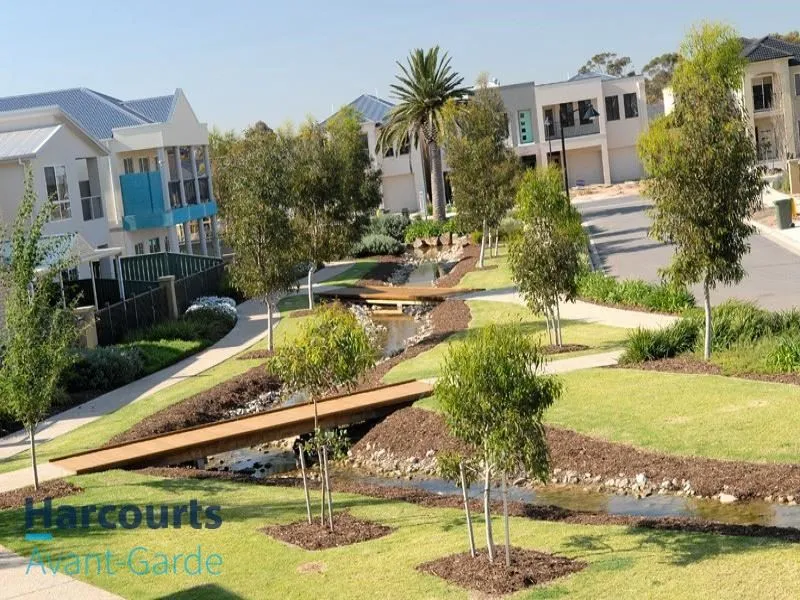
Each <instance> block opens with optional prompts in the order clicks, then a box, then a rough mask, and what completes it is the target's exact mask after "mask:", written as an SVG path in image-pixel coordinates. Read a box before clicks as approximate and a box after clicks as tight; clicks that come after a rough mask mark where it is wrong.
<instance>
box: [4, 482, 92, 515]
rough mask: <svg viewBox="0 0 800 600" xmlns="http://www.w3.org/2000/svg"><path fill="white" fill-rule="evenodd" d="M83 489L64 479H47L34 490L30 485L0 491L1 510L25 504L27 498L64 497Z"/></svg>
mask: <svg viewBox="0 0 800 600" xmlns="http://www.w3.org/2000/svg"><path fill="white" fill-rule="evenodd" d="M82 491H83V488H80V487H78V486H77V485H74V484H72V483H70V482H68V481H64V480H63V479H54V480H52V481H45V482H43V483H41V484H39V489H38V490H34V489H33V486H32V485H29V486H26V487H24V488H20V489H18V490H11V491H10V492H3V493H0V510H5V509H8V508H20V507H22V506H25V500H26V498H32V499H33V501H34V502H41V501H42V500H44V499H45V498H63V497H65V496H72V495H73V494H79V493H80V492H82Z"/></svg>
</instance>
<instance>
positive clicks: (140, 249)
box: [133, 242, 144, 256]
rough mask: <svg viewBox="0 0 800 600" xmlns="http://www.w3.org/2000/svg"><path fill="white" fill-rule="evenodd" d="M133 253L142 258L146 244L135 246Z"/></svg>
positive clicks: (140, 243) (139, 243)
mask: <svg viewBox="0 0 800 600" xmlns="http://www.w3.org/2000/svg"><path fill="white" fill-rule="evenodd" d="M133 253H134V254H136V256H141V255H142V254H144V242H138V243H136V244H134V246H133Z"/></svg>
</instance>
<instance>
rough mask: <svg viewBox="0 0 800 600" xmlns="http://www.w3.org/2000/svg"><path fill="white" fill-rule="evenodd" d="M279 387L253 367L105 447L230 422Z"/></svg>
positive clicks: (144, 421)
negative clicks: (229, 417)
mask: <svg viewBox="0 0 800 600" xmlns="http://www.w3.org/2000/svg"><path fill="white" fill-rule="evenodd" d="M280 386H281V384H280V381H278V380H277V379H276V378H275V377H274V376H273V375H270V374H268V373H267V372H266V370H265V369H264V367H263V366H258V367H253V368H252V369H250V370H249V371H246V372H244V373H242V374H241V375H238V376H236V377H233V378H231V379H229V380H227V381H223V382H222V383H220V384H218V385H215V386H214V387H212V388H210V389H207V390H205V391H203V392H200V393H198V394H195V395H194V396H190V397H189V398H187V399H186V400H182V401H181V402H178V403H176V404H173V405H172V406H168V407H167V408H165V409H163V410H160V411H158V412H157V413H155V414H152V415H150V416H149V417H145V418H144V419H142V420H141V421H139V422H138V423H137V424H136V425H134V426H133V427H131V428H130V429H128V430H127V431H125V432H123V433H120V434H118V435H115V436H114V437H113V438H111V439H110V440H109V441H108V442H107V443H106V444H105V445H106V446H110V445H113V444H119V443H121V442H131V441H133V440H138V439H141V438H145V437H149V436H152V435H158V434H161V433H168V432H170V431H176V430H178V429H185V428H186V427H194V426H195V425H205V424H206V423H214V422H216V421H221V420H223V419H225V418H227V414H228V413H229V412H230V411H231V410H234V409H236V408H242V407H244V406H246V405H247V403H248V402H251V401H252V400H253V399H254V398H257V397H258V395H259V394H261V393H263V392H270V391H275V390H278V389H280Z"/></svg>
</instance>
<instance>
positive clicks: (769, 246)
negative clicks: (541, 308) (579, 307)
mask: <svg viewBox="0 0 800 600" xmlns="http://www.w3.org/2000/svg"><path fill="white" fill-rule="evenodd" d="M650 205H651V203H650V201H649V200H647V199H646V198H643V197H641V196H620V197H619V198H614V199H610V200H599V201H589V202H584V203H581V204H576V207H577V208H578V210H579V211H580V212H581V214H582V215H583V221H584V224H585V225H586V226H587V227H588V229H589V232H590V235H591V238H592V240H593V241H594V244H595V247H596V248H597V251H598V253H599V255H600V259H601V262H602V265H603V268H604V269H605V272H606V273H608V274H609V275H614V276H617V277H620V278H623V279H626V278H627V279H632V278H638V279H645V280H648V281H658V280H659V275H658V269H659V268H661V267H663V266H666V265H667V264H668V263H669V261H670V258H671V256H672V252H673V251H672V247H671V246H670V245H668V244H662V243H660V242H657V241H656V240H653V239H651V238H649V237H648V235H647V233H648V229H649V226H650V219H649V217H648V216H647V214H646V210H647V209H648V208H649V207H650ZM750 246H751V248H750V253H749V254H748V255H747V256H745V258H744V268H745V270H746V271H747V275H746V276H745V278H744V279H743V280H742V282H741V283H739V284H738V285H736V286H732V287H724V286H719V287H718V288H717V289H716V290H713V291H712V293H711V301H712V303H713V304H719V303H720V302H722V301H724V300H726V299H728V298H739V299H741V300H752V301H755V302H757V303H758V304H760V305H761V306H762V307H764V308H768V309H771V310H779V309H786V308H791V307H793V306H795V305H798V304H800V257H798V256H797V255H795V254H793V253H791V252H789V251H788V250H785V249H784V248H782V247H781V246H778V245H776V244H774V243H773V242H771V241H770V240H768V239H766V238H764V237H763V236H761V235H754V236H753V237H752V238H751V240H750ZM692 291H693V292H694V294H695V297H696V298H697V301H698V304H699V303H701V302H702V288H701V286H699V285H697V286H694V287H693V288H692Z"/></svg>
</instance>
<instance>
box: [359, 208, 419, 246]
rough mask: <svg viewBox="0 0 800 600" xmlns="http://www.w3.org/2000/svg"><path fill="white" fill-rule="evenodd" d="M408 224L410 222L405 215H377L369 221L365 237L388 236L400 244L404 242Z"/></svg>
mask: <svg viewBox="0 0 800 600" xmlns="http://www.w3.org/2000/svg"><path fill="white" fill-rule="evenodd" d="M409 223H410V221H409V219H408V216H406V215H398V214H387V215H378V216H376V217H374V218H373V219H372V220H371V221H370V223H369V226H368V227H367V232H366V233H367V235H369V234H372V235H383V236H388V237H390V238H394V239H395V240H397V241H398V242H402V241H404V240H405V235H406V229H407V228H408V225H409ZM365 237H366V236H365Z"/></svg>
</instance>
